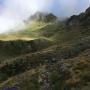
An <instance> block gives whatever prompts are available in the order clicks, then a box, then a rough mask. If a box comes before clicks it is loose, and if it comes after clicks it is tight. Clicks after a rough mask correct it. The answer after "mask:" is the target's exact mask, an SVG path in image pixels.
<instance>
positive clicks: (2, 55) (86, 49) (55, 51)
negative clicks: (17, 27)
mask: <svg viewBox="0 0 90 90" xmlns="http://www.w3.org/2000/svg"><path fill="white" fill-rule="evenodd" d="M38 15H39V16H38ZM49 16H52V17H53V18H56V17H55V16H54V15H52V14H49ZM49 16H47V15H45V17H44V16H42V14H41V13H39V14H38V13H37V14H35V15H34V16H32V17H31V18H32V19H35V21H34V22H32V23H29V22H28V23H26V26H25V28H24V29H23V30H22V31H19V32H12V33H8V34H4V35H1V36H0V39H1V41H0V90H2V89H3V88H7V87H9V88H12V87H16V88H17V90H90V69H89V68H90V8H88V9H87V10H86V11H85V12H83V13H81V14H80V15H74V16H71V17H70V18H69V19H68V20H67V21H66V22H61V21H58V20H56V19H55V20H52V19H51V18H50V17H49ZM37 17H39V18H37ZM46 17H49V18H50V19H49V21H48V22H46V21H47V20H46V19H45V18H46ZM43 18H44V19H45V20H46V21H45V20H44V19H43ZM42 19H43V20H42ZM11 37H12V39H11Z"/></svg>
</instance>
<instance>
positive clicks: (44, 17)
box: [30, 12, 57, 22]
mask: <svg viewBox="0 0 90 90" xmlns="http://www.w3.org/2000/svg"><path fill="white" fill-rule="evenodd" d="M56 19H57V17H56V16H55V15H53V14H52V13H41V12H36V13H35V14H34V15H32V16H31V17H30V20H32V21H43V22H51V21H54V20H56Z"/></svg>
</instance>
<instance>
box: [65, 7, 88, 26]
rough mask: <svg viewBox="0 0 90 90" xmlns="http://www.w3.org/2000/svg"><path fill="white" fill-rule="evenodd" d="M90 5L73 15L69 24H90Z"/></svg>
mask: <svg viewBox="0 0 90 90" xmlns="http://www.w3.org/2000/svg"><path fill="white" fill-rule="evenodd" d="M89 21H90V7H89V8H88V9H87V10H86V11H85V12H83V13H81V14H79V15H73V16H71V17H70V18H69V20H68V21H67V24H68V25H86V26H88V25H90V22H89Z"/></svg>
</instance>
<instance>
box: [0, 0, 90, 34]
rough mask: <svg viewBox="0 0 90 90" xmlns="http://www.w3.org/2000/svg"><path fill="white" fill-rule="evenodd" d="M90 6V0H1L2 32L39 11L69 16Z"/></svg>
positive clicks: (0, 27)
mask: <svg viewBox="0 0 90 90" xmlns="http://www.w3.org/2000/svg"><path fill="white" fill-rule="evenodd" d="M89 6H90V0H0V33H3V32H6V31H8V30H11V29H13V28H14V27H16V26H18V25H19V24H22V21H23V20H24V19H27V18H28V17H29V16H30V15H32V14H33V13H35V12H37V11H41V12H52V13H54V14H55V15H57V16H59V17H69V16H71V15H73V14H79V13H80V12H83V11H85V9H86V8H88V7H89Z"/></svg>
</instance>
